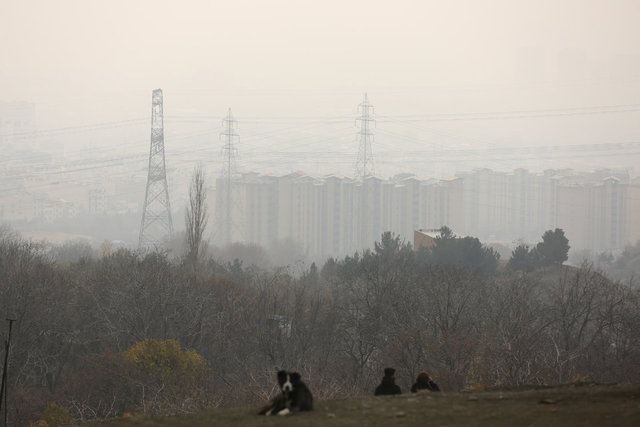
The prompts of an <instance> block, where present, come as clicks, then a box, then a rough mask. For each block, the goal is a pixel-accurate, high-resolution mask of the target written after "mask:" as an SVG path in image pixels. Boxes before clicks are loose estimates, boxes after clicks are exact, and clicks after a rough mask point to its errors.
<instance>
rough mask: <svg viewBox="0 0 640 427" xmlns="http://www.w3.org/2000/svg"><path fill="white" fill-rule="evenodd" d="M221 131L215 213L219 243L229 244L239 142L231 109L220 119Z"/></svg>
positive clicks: (235, 121)
mask: <svg viewBox="0 0 640 427" xmlns="http://www.w3.org/2000/svg"><path fill="white" fill-rule="evenodd" d="M222 127H223V131H222V132H221V133H220V140H221V141H222V142H223V146H222V159H223V165H222V172H221V174H220V179H219V180H218V184H217V185H216V194H217V196H216V198H217V200H218V202H217V203H216V206H217V207H216V212H217V221H216V222H217V227H218V231H217V235H218V236H219V238H220V239H221V243H223V244H229V243H231V239H232V235H233V233H232V230H233V228H234V227H235V223H236V221H234V218H233V214H234V212H233V206H234V197H233V195H234V181H236V179H237V177H238V171H237V164H236V163H237V156H238V150H237V148H236V146H235V143H236V142H238V141H239V140H240V135H238V133H237V127H238V122H237V120H235V119H234V118H233V115H232V114H231V108H229V111H228V112H227V116H226V117H225V118H224V119H222Z"/></svg>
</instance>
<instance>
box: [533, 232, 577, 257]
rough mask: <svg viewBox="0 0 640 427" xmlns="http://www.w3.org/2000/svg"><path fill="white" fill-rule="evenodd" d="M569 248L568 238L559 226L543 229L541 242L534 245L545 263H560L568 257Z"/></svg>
mask: <svg viewBox="0 0 640 427" xmlns="http://www.w3.org/2000/svg"><path fill="white" fill-rule="evenodd" d="M569 248H570V246H569V239H567V238H566V237H565V235H564V231H563V230H562V229H561V228H556V229H555V230H553V231H551V230H547V231H545V232H544V234H543V235H542V242H540V243H538V245H537V246H536V249H537V251H538V253H539V254H540V256H541V258H542V261H543V262H544V264H545V265H552V264H555V265H562V263H563V262H565V261H566V260H567V259H568V258H569V256H568V254H569Z"/></svg>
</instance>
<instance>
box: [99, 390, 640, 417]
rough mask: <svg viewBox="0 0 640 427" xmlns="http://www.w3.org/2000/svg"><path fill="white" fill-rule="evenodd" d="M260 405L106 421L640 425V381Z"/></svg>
mask: <svg viewBox="0 0 640 427" xmlns="http://www.w3.org/2000/svg"><path fill="white" fill-rule="evenodd" d="M257 410H258V408H251V409H247V408H245V409H212V410H209V411H205V412H202V413H198V414H193V415H183V416H177V417H157V418H150V417H133V418H124V419H118V420H111V421H108V422H101V423H98V424H99V425H101V426H114V427H126V426H213V425H218V426H271V425H273V426H276V425H277V426H305V427H306V426H388V425H403V426H424V425H429V426H449V425H465V426H468V425H490V426H518V425H523V426H524V425H526V426H550V425H558V426H560V425H562V426H581V425H597V426H608V425H616V426H627V425H628V426H638V425H640V385H596V384H578V385H570V386H559V387H552V388H537V389H534V388H530V389H518V390H496V391H486V392H470V393H447V392H442V393H419V394H403V395H400V396H381V397H374V396H370V397H369V396H367V397H358V398H353V399H341V400H327V401H318V402H316V405H315V410H314V411H312V412H308V413H298V414H294V415H292V416H288V417H278V416H273V417H263V416H258V415H255V414H256V412H257Z"/></svg>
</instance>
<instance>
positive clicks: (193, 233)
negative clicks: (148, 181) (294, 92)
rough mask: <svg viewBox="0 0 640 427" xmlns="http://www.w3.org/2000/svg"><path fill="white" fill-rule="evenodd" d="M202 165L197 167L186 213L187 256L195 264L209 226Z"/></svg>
mask: <svg viewBox="0 0 640 427" xmlns="http://www.w3.org/2000/svg"><path fill="white" fill-rule="evenodd" d="M204 184H205V177H204V172H203V171H202V168H201V167H199V166H198V167H196V168H195V169H194V171H193V176H192V178H191V185H190V186H189V205H187V212H186V214H185V225H186V229H187V258H188V259H189V260H190V261H191V262H193V263H194V264H195V263H196V262H197V261H198V257H199V255H200V250H201V248H202V236H203V234H204V230H205V229H206V228H207V193H206V191H205V186H204Z"/></svg>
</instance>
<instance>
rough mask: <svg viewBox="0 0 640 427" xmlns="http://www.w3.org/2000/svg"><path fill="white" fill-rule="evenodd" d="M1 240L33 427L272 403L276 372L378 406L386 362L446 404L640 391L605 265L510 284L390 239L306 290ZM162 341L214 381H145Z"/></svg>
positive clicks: (638, 359)
mask: <svg viewBox="0 0 640 427" xmlns="http://www.w3.org/2000/svg"><path fill="white" fill-rule="evenodd" d="M0 234H1V235H0V272H1V274H0V301H1V305H0V309H1V311H2V312H1V313H0V315H1V316H4V317H9V316H11V317H15V318H17V319H18V320H17V322H16V323H15V325H14V341H13V346H12V351H11V365H10V370H9V372H10V378H9V388H8V390H9V396H10V397H9V418H10V420H11V421H12V422H13V423H15V424H16V425H24V424H27V423H28V422H29V421H35V420H38V419H39V418H40V417H41V415H42V413H43V411H45V408H46V406H47V402H56V403H57V404H58V405H61V406H64V407H65V408H67V409H68V410H69V415H70V416H71V417H72V418H73V419H74V420H89V419H94V418H95V419H100V418H107V417H121V416H123V415H124V414H125V413H126V412H129V413H135V414H155V415H161V414H164V415H168V414H180V413H185V412H195V411H200V410H202V409H204V408H210V407H242V406H246V405H250V406H255V407H258V406H260V405H261V404H262V403H263V402H264V401H265V400H267V399H268V398H269V397H270V396H271V395H272V394H273V393H274V373H275V370H276V368H286V369H292V370H297V371H299V372H300V373H301V374H302V376H303V380H304V381H305V382H306V383H307V384H309V385H310V387H311V389H312V391H313V392H314V395H315V397H316V399H318V400H327V399H337V398H347V397H357V396H363V395H369V394H370V393H371V392H372V390H373V389H374V388H375V386H376V385H377V383H378V382H379V380H380V378H381V376H382V369H383V368H384V367H386V366H394V367H395V368H396V370H397V371H396V375H397V382H398V384H399V385H400V386H401V387H402V389H403V390H404V391H407V390H408V389H409V387H410V385H411V383H412V382H413V380H414V379H415V376H416V375H417V374H418V373H419V372H420V371H422V370H424V369H427V370H428V371H429V373H430V374H431V375H432V377H433V378H434V379H435V381H436V382H437V383H438V384H439V385H440V387H441V388H442V389H443V390H444V391H446V392H460V391H463V390H466V389H479V388H483V387H490V386H503V387H504V386H522V385H552V384H562V383H566V382H567V381H570V380H571V379H573V378H575V377H578V376H589V377H590V378H591V379H592V380H594V381H598V382H622V381H625V382H629V381H630V382H635V383H640V332H639V331H640V298H639V295H638V292H637V291H635V290H633V289H631V288H629V287H628V286H625V285H623V284H619V283H614V282H611V281H610V280H608V279H607V278H605V277H604V276H602V275H601V274H599V273H598V272H595V271H592V270H590V269H588V268H580V269H574V268H567V267H560V266H551V267H546V268H544V269H537V270H535V271H532V272H529V273H523V272H520V271H517V272H511V271H499V272H497V273H495V274H492V273H491V271H490V270H485V271H480V270H473V269H469V268H465V266H463V265H459V264H455V263H454V264H447V263H443V262H438V263H434V262H433V259H431V258H429V254H425V253H422V252H414V251H413V250H412V249H411V248H410V247H409V246H408V245H405V244H403V243H402V242H400V241H398V239H394V238H393V237H392V236H386V238H384V239H383V240H382V241H381V243H379V244H377V245H376V248H375V250H374V251H371V252H365V253H364V254H355V255H354V256H352V257H346V258H344V259H342V260H330V261H329V262H327V263H326V264H325V265H324V266H323V267H322V268H321V269H320V272H318V269H316V268H315V266H313V267H312V268H310V269H309V270H308V271H306V272H304V274H302V275H301V276H300V277H294V276H293V275H291V274H290V273H289V272H288V271H285V270H275V271H259V270H257V269H252V268H246V267H244V266H243V265H242V264H241V263H239V262H236V263H230V264H226V265H220V264H218V263H216V262H214V261H213V260H208V261H204V260H201V261H199V264H198V268H197V269H194V268H193V263H192V262H193V260H185V261H182V260H170V259H169V258H168V257H167V255H166V254H162V253H149V254H138V253H135V252H131V251H127V250H122V249H119V250H116V251H113V252H111V253H105V255H104V256H103V257H101V258H99V259H93V258H86V259H81V260H79V261H77V262H72V263H54V262H53V261H51V260H50V259H49V258H48V257H47V256H46V254H45V253H44V252H43V251H42V249H41V248H40V247H38V246H37V245H34V244H33V243H30V242H26V241H24V240H22V239H19V238H17V237H16V236H13V235H11V234H10V233H7V232H6V231H4V232H2V233H0ZM470 243H473V245H470V246H469V247H476V246H477V245H476V244H475V242H470ZM470 253H472V252H470ZM441 255H442V254H441ZM486 255H487V254H486V253H485V254H483V256H486ZM489 255H490V254H489ZM4 317H3V318H4ZM147 339H154V340H157V341H159V342H166V340H175V342H177V343H179V345H180V347H181V349H182V350H181V351H193V352H194V354H197V355H198V357H202V359H203V360H204V362H205V363H206V374H201V375H200V377H199V378H198V379H199V380H201V381H194V382H190V383H188V384H182V385H181V386H180V387H177V388H176V387H175V382H174V383H172V380H171V376H169V377H166V376H165V377H163V376H162V375H161V374H158V373H157V372H155V373H154V372H152V373H149V372H148V371H144V370H142V371H140V366H137V365H135V364H133V365H132V364H131V363H129V362H130V360H129V361H128V360H127V358H123V357H122V356H123V355H125V354H127V353H126V352H127V351H130V350H129V349H131V348H134V346H136V345H139V344H137V343H141V342H144V341H145V340H147ZM194 357H195V356H194ZM174 368H175V366H174V367H172V369H174ZM202 372H205V371H202ZM172 384H173V385H172Z"/></svg>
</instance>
